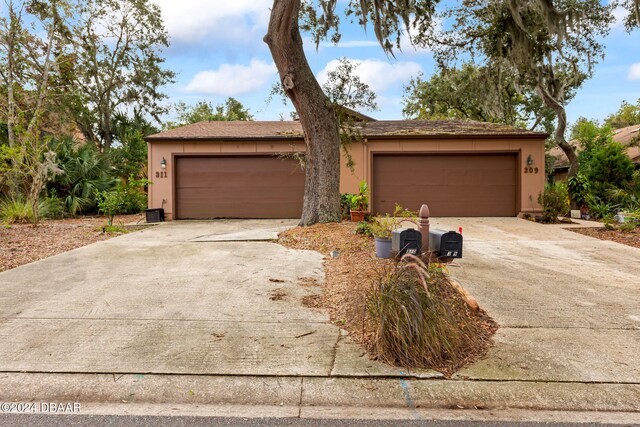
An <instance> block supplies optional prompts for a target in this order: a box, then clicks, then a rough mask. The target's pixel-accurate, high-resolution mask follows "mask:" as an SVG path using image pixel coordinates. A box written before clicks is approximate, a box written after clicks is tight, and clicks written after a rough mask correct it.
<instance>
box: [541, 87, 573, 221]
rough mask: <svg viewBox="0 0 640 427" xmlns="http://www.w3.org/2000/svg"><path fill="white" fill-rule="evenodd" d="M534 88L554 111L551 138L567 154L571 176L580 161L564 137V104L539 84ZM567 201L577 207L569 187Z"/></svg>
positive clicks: (568, 176) (565, 125) (565, 122)
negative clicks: (553, 126)
mask: <svg viewBox="0 0 640 427" xmlns="http://www.w3.org/2000/svg"><path fill="white" fill-rule="evenodd" d="M536 89H537V92H538V95H540V97H541V98H542V101H543V102H544V104H545V105H546V106H547V107H549V108H551V109H552V110H553V111H554V112H555V113H556V117H557V119H558V124H557V126H556V130H555V132H554V134H553V140H554V142H555V143H556V144H557V145H558V147H560V149H562V151H563V152H564V154H565V155H566V156H567V159H568V160H569V172H568V174H567V178H573V177H574V176H576V175H577V174H578V169H579V167H580V163H579V160H578V154H577V153H576V149H575V147H574V146H572V145H571V144H569V143H568V142H567V140H566V138H565V133H566V131H567V112H566V110H565V108H564V106H563V105H562V104H561V103H560V102H558V101H557V100H556V99H555V98H554V97H553V96H552V95H550V94H549V92H548V91H547V90H545V88H543V87H542V86H540V85H539V86H538V87H537V88H536ZM569 202H570V204H571V209H577V203H576V202H575V200H574V197H573V194H572V191H571V189H570V188H569Z"/></svg>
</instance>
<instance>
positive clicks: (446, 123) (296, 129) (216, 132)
mask: <svg viewBox="0 0 640 427" xmlns="http://www.w3.org/2000/svg"><path fill="white" fill-rule="evenodd" d="M362 135H363V136H365V137H376V138H411V137H414V138H416V137H460V136H475V137H492V136H493V137H507V136H515V137H536V138H546V137H547V134H545V133H541V132H532V131H528V130H525V129H517V128H514V127H511V126H506V125H500V124H494V123H482V122H474V121H464V120H386V121H385V120H383V121H375V122H370V123H367V124H366V125H365V126H364V127H363V128H362ZM302 137H303V133H302V126H301V125H300V122H297V121H295V122H294V121H278V122H262V121H261V122H258V121H233V122H218V121H211V122H199V123H194V124H191V125H187V126H183V127H180V128H176V129H171V130H168V131H166V132H161V133H158V134H155V135H151V136H148V137H147V138H145V139H146V140H147V141H150V142H154V141H168V140H173V141H175V140H202V141H211V140H229V139H237V140H255V139H302Z"/></svg>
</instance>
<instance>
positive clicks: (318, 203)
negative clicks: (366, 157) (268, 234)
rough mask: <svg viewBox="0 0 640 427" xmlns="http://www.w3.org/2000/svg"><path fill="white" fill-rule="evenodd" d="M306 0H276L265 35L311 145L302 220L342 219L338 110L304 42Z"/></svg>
mask: <svg viewBox="0 0 640 427" xmlns="http://www.w3.org/2000/svg"><path fill="white" fill-rule="evenodd" d="M299 12H300V0H274V2H273V8H272V9H271V18H270V21H269V29H268V31H267V35H266V36H265V37H264V41H265V43H267V45H268V46H269V49H270V50H271V55H272V56H273V60H274V62H275V64H276V67H277V68H278V73H279V74H280V79H281V82H282V85H283V87H284V90H285V92H286V93H287V96H288V97H289V98H290V99H291V102H292V103H293V105H294V107H295V108H296V111H297V113H298V115H299V116H300V123H301V125H302V129H303V130H304V135H305V136H304V138H305V143H306V146H307V156H306V178H305V189H304V205H303V208H302V218H301V220H300V225H302V226H308V225H312V224H315V223H318V222H334V221H340V133H339V129H338V121H337V118H336V113H335V110H334V107H333V105H332V103H331V102H330V101H329V98H327V96H326V95H325V94H324V92H323V91H322V88H321V87H320V85H319V84H318V82H317V80H316V78H315V76H314V75H313V72H312V71H311V68H310V67H309V63H308V62H307V58H306V57H305V54H304V49H303V47H302V37H301V36H300V29H299V27H298V16H299Z"/></svg>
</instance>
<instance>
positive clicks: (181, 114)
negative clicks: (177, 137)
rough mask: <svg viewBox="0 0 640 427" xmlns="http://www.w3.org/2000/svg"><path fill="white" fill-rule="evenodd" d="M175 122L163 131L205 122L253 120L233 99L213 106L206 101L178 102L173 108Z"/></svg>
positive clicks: (240, 104) (242, 106)
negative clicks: (190, 103)
mask: <svg viewBox="0 0 640 427" xmlns="http://www.w3.org/2000/svg"><path fill="white" fill-rule="evenodd" d="M173 109H174V110H175V112H176V116H177V120H176V121H169V122H166V123H165V124H164V129H174V128H177V127H180V126H185V125H189V124H192V123H198V122H206V121H217V122H222V121H234V120H244V121H246V120H253V115H252V114H251V112H250V111H249V109H248V108H245V106H244V105H242V103H241V102H240V101H238V100H237V99H235V98H228V99H227V100H226V101H225V102H224V104H218V105H216V106H214V105H213V104H212V103H211V102H208V101H198V102H196V103H195V104H194V105H189V104H187V103H186V102H183V101H180V102H178V103H176V104H175V105H174V106H173Z"/></svg>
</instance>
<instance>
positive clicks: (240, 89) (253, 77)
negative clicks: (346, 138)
mask: <svg viewBox="0 0 640 427" xmlns="http://www.w3.org/2000/svg"><path fill="white" fill-rule="evenodd" d="M276 73H277V70H276V67H275V65H274V64H273V63H267V62H264V61H261V60H258V59H253V60H251V63H250V64H249V65H248V66H246V65H233V64H223V65H221V66H220V68H218V69H217V70H206V71H200V72H199V73H198V74H196V75H195V76H194V77H193V79H191V81H190V82H189V84H188V85H187V86H186V88H185V90H186V91H187V92H188V93H194V94H201V95H216V96H237V95H243V94H247V93H250V92H253V91H255V90H258V89H260V88H262V87H263V86H264V85H265V84H267V83H268V82H269V81H271V80H273V76H274V75H276Z"/></svg>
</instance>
